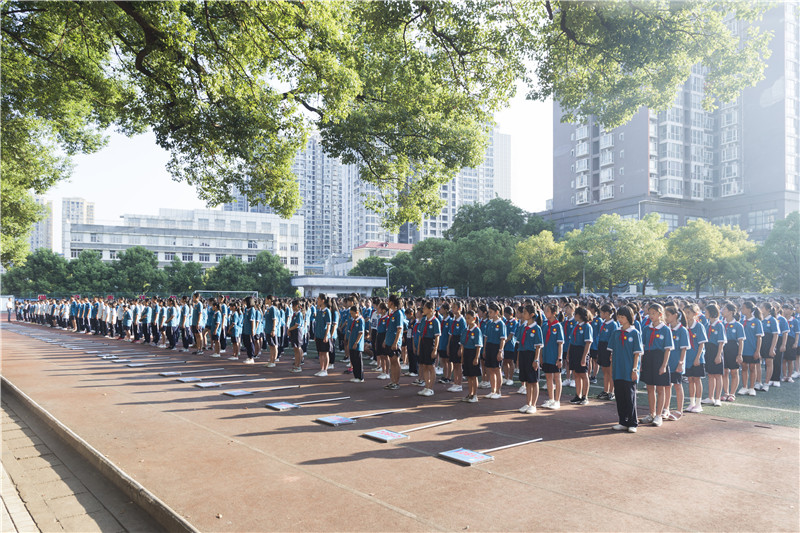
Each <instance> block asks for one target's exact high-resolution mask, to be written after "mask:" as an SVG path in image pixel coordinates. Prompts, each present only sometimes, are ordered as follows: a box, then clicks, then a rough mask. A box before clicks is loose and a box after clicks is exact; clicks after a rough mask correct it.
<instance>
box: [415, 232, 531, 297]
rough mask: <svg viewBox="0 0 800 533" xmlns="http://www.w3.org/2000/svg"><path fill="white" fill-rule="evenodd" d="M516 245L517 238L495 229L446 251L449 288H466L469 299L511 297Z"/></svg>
mask: <svg viewBox="0 0 800 533" xmlns="http://www.w3.org/2000/svg"><path fill="white" fill-rule="evenodd" d="M423 242H424V241H423ZM516 243H517V240H516V237H514V236H513V235H509V234H508V233H500V232H499V231H497V230H496V229H494V228H486V229H483V230H480V231H473V232H472V233H470V234H469V235H467V236H466V237H463V238H461V239H458V240H457V241H455V242H454V243H453V246H451V247H449V248H448V249H447V252H446V253H445V256H444V265H445V266H444V272H445V280H446V281H447V282H448V284H449V286H450V287H460V288H463V289H464V293H469V295H470V296H504V295H508V294H509V293H510V288H509V285H508V275H509V273H510V272H511V257H512V256H513V254H514V249H515V246H516Z"/></svg>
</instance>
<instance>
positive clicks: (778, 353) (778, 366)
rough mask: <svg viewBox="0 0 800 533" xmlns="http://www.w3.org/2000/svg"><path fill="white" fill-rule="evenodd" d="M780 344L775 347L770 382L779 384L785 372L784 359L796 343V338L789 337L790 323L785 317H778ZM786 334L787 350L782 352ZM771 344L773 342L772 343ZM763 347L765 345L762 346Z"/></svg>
mask: <svg viewBox="0 0 800 533" xmlns="http://www.w3.org/2000/svg"><path fill="white" fill-rule="evenodd" d="M777 320H778V333H777V335H778V344H777V345H776V346H775V358H774V359H775V361H774V362H773V364H772V376H770V378H769V381H775V382H779V381H780V380H781V372H782V371H783V359H784V357H785V356H786V352H788V351H789V349H790V346H792V345H793V343H794V338H792V337H790V336H789V321H788V320H786V317H785V316H783V315H778V317H777ZM784 333H786V335H787V337H786V348H785V349H783V350H781V346H783V334H784ZM770 342H771V341H770ZM762 346H763V344H762Z"/></svg>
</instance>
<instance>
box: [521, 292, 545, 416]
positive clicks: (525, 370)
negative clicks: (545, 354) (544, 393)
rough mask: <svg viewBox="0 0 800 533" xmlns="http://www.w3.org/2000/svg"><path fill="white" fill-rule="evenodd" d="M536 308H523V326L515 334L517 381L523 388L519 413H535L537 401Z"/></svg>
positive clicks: (538, 334) (539, 331)
mask: <svg viewBox="0 0 800 533" xmlns="http://www.w3.org/2000/svg"><path fill="white" fill-rule="evenodd" d="M535 317H536V308H535V307H534V306H533V305H531V304H528V305H526V306H525V307H524V308H523V311H522V320H523V321H524V326H523V325H522V324H518V326H517V328H518V329H517V331H516V332H515V334H516V333H519V335H518V338H519V343H517V346H518V351H517V354H518V355H517V357H518V362H517V366H518V367H519V379H520V381H522V384H523V386H524V387H525V398H526V402H525V405H523V406H522V407H520V408H519V412H520V413H528V414H533V413H535V412H536V403H537V402H538V400H539V369H540V367H541V362H542V347H543V346H544V340H543V339H542V328H541V327H539V324H537V323H536V319H535Z"/></svg>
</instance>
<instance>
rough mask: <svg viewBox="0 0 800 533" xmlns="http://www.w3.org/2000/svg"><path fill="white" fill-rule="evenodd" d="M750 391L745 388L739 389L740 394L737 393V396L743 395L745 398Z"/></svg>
mask: <svg viewBox="0 0 800 533" xmlns="http://www.w3.org/2000/svg"><path fill="white" fill-rule="evenodd" d="M749 390H750V389H745V388H744V387H742V388H741V389H739V392H737V393H736V394H741V395H742V396H744V395H745V394H747V393H748V392H749Z"/></svg>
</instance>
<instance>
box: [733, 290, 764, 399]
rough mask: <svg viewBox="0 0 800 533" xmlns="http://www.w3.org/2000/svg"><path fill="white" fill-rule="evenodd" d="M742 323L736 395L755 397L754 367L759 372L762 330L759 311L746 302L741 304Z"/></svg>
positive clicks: (753, 305)
mask: <svg viewBox="0 0 800 533" xmlns="http://www.w3.org/2000/svg"><path fill="white" fill-rule="evenodd" d="M742 314H743V315H744V322H743V323H742V328H743V329H744V345H743V346H742V361H743V363H744V365H743V367H742V388H741V389H739V392H738V393H737V394H740V395H744V394H746V395H748V396H755V395H756V389H755V383H756V378H757V377H758V375H757V373H756V367H758V370H759V371H760V370H761V360H760V359H761V340H762V338H763V337H764V330H763V329H762V327H761V310H759V309H758V308H757V307H756V305H755V304H754V303H753V302H751V301H749V300H747V301H745V302H744V303H743V304H742Z"/></svg>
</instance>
